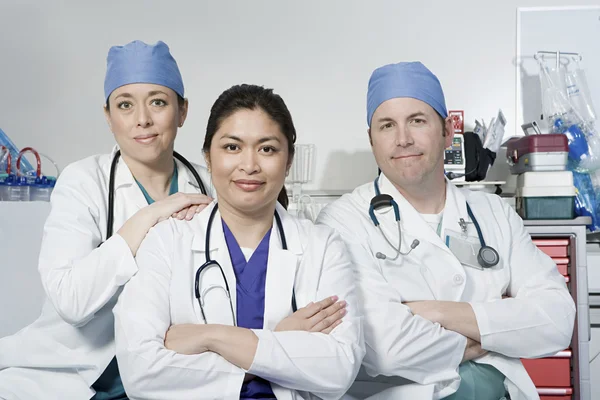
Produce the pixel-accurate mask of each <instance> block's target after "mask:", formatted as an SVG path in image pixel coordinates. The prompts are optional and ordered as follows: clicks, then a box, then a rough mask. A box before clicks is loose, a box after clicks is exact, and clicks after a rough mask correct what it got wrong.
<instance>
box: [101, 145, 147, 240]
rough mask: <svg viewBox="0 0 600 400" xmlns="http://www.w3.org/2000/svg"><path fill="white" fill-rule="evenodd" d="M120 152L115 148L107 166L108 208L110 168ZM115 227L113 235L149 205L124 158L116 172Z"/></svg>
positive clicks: (121, 159)
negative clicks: (116, 154)
mask: <svg viewBox="0 0 600 400" xmlns="http://www.w3.org/2000/svg"><path fill="white" fill-rule="evenodd" d="M117 150H119V148H118V147H117V146H115V147H114V148H113V151H112V153H111V156H110V158H109V160H108V165H106V167H105V168H106V171H108V174H107V180H106V189H107V195H106V196H107V199H106V200H107V207H108V196H109V193H108V189H109V182H110V166H111V164H112V161H113V159H114V157H115V153H116V152H117ZM114 191H115V193H114V199H115V201H114V225H113V234H114V233H115V232H116V231H117V229H118V228H119V227H120V226H122V225H123V224H124V223H125V221H127V219H129V218H130V217H131V216H132V215H133V214H135V213H136V212H137V211H138V210H140V209H141V208H143V207H146V206H147V205H148V202H147V201H146V198H145V197H144V194H143V193H142V191H141V190H140V188H139V186H138V185H137V183H136V182H135V179H134V178H133V174H132V173H131V171H130V170H129V167H128V166H127V164H126V163H125V161H124V160H123V157H119V160H118V162H117V165H116V170H115V187H114Z"/></svg>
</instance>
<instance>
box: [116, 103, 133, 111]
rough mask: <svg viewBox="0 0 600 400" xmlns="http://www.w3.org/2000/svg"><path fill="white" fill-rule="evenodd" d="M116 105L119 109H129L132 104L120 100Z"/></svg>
mask: <svg viewBox="0 0 600 400" xmlns="http://www.w3.org/2000/svg"><path fill="white" fill-rule="evenodd" d="M117 107H118V108H119V109H121V110H129V109H130V108H131V107H133V105H132V104H131V103H130V102H128V101H122V102H120V103H119V104H117Z"/></svg>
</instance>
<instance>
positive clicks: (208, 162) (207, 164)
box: [204, 151, 210, 172]
mask: <svg viewBox="0 0 600 400" xmlns="http://www.w3.org/2000/svg"><path fill="white" fill-rule="evenodd" d="M204 162H205V163H206V169H208V172H210V154H209V152H208V151H205V152H204Z"/></svg>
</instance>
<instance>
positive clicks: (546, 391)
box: [537, 387, 573, 400]
mask: <svg viewBox="0 0 600 400" xmlns="http://www.w3.org/2000/svg"><path fill="white" fill-rule="evenodd" d="M537 392H538V394H539V395H540V400H571V399H572V397H571V395H572V394H573V388H570V387H568V388H537Z"/></svg>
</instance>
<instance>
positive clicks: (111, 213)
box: [106, 150, 206, 240]
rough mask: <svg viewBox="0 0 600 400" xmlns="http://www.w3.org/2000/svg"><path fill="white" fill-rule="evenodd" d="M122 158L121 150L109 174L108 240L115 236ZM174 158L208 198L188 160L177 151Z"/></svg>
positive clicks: (114, 158)
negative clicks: (118, 173)
mask: <svg viewBox="0 0 600 400" xmlns="http://www.w3.org/2000/svg"><path fill="white" fill-rule="evenodd" d="M120 157H121V150H117V152H116V153H115V155H114V157H113V159H112V163H111V164H110V173H109V175H110V178H109V180H108V218H107V221H106V240H108V239H110V237H111V236H112V234H113V220H114V215H115V174H116V171H117V162H118V161H119V158H120ZM173 157H175V158H176V159H178V160H179V161H181V163H182V164H183V165H185V167H186V168H187V169H188V170H189V171H190V172H191V173H192V175H194V178H195V179H196V182H197V183H198V187H199V188H200V191H201V192H202V194H203V195H205V196H206V188H205V187H204V184H203V183H202V179H200V175H198V172H197V171H196V169H195V168H194V167H193V166H192V164H191V163H190V162H189V161H188V160H186V159H185V157H183V156H182V155H181V154H179V153H177V152H176V151H174V152H173Z"/></svg>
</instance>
